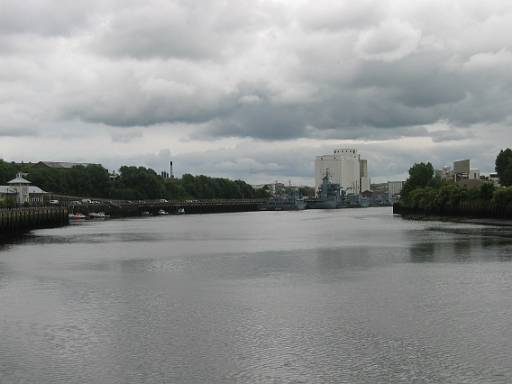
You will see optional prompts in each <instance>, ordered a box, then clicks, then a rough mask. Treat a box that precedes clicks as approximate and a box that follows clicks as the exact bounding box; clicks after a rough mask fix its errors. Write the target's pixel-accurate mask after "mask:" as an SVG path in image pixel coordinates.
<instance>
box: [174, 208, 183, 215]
mask: <svg viewBox="0 0 512 384" xmlns="http://www.w3.org/2000/svg"><path fill="white" fill-rule="evenodd" d="M184 213H185V208H178V210H177V211H176V214H177V215H183V214H184Z"/></svg>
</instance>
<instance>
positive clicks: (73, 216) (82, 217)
mask: <svg viewBox="0 0 512 384" xmlns="http://www.w3.org/2000/svg"><path fill="white" fill-rule="evenodd" d="M68 218H69V220H85V219H86V218H87V217H86V216H85V215H83V214H81V213H80V212H77V213H70V214H69V215H68Z"/></svg>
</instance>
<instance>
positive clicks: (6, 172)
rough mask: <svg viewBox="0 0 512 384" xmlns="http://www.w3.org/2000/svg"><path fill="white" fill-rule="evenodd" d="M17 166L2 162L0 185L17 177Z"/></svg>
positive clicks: (0, 165) (0, 161) (0, 166)
mask: <svg viewBox="0 0 512 384" xmlns="http://www.w3.org/2000/svg"><path fill="white" fill-rule="evenodd" d="M16 171H17V169H16V166H15V165H14V164H11V163H7V162H6V161H3V160H0V185H3V184H5V183H7V182H8V181H9V180H12V179H14V177H15V176H16Z"/></svg>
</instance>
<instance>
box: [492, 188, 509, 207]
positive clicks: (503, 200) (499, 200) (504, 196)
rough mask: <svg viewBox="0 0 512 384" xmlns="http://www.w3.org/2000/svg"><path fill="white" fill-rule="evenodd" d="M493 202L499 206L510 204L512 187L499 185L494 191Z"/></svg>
mask: <svg viewBox="0 0 512 384" xmlns="http://www.w3.org/2000/svg"><path fill="white" fill-rule="evenodd" d="M493 202H494V204H496V206H497V207H499V208H507V206H509V205H512V187H501V188H498V189H497V190H496V192H494V196H493Z"/></svg>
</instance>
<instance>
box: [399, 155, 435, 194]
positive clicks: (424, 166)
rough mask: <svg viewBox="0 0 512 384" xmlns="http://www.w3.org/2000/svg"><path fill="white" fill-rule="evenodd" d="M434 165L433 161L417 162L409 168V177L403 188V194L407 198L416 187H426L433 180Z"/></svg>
mask: <svg viewBox="0 0 512 384" xmlns="http://www.w3.org/2000/svg"><path fill="white" fill-rule="evenodd" d="M433 177H434V167H433V166H432V164H431V163H416V164H414V165H413V166H412V167H411V168H410V169H409V178H408V179H407V181H406V182H405V184H404V187H403V188H402V196H403V197H405V198H407V196H408V195H409V193H410V192H412V191H413V190H414V189H416V188H424V187H426V186H428V185H430V183H431V182H432V179H433Z"/></svg>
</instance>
